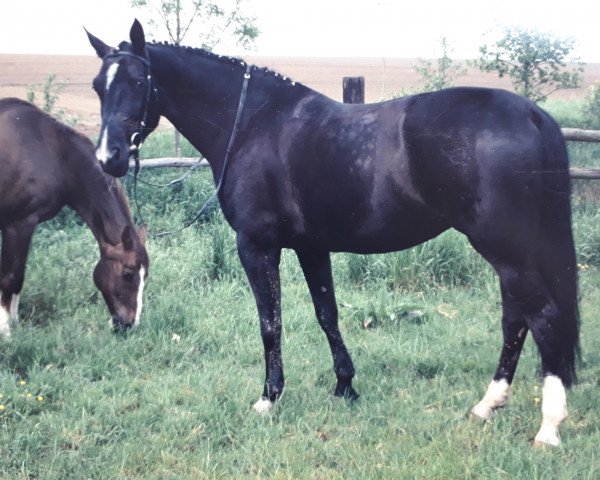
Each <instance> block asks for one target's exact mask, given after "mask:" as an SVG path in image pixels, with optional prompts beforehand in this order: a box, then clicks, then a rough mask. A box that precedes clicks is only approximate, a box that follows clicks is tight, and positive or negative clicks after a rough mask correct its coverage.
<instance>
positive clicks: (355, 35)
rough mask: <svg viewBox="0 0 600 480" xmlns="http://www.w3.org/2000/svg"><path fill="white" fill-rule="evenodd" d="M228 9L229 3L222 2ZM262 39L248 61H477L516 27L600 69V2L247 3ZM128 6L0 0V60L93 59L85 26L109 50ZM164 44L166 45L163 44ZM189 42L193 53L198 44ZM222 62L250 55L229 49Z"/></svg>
mask: <svg viewBox="0 0 600 480" xmlns="http://www.w3.org/2000/svg"><path fill="white" fill-rule="evenodd" d="M224 1H227V0H224ZM248 3H249V6H250V10H251V11H252V12H253V13H254V15H255V16H256V19H257V21H256V23H257V26H258V28H259V29H260V30H261V35H260V37H259V39H258V42H257V44H256V49H255V50H254V51H252V52H251V54H253V55H254V54H256V55H277V56H280V55H285V56H338V57H339V56H342V57H403V58H415V57H437V56H439V55H440V52H439V44H440V42H439V39H440V38H441V37H442V36H445V37H446V38H447V39H448V41H449V43H450V44H451V46H452V47H453V48H454V53H453V54H452V55H451V56H452V57H453V58H474V57H476V56H477V54H478V47H479V46H480V45H482V44H483V43H486V41H487V40H489V39H490V35H489V34H490V32H491V31H493V30H494V29H496V30H498V27H499V26H502V25H519V26H525V27H528V28H536V29H538V30H540V31H544V32H550V33H553V34H554V35H556V36H558V37H563V38H564V37H573V38H575V39H576V41H577V45H578V49H577V54H578V55H579V56H580V57H581V59H582V60H584V61H586V62H600V27H599V26H598V25H599V24H598V18H599V15H598V14H599V13H600V2H599V1H598V0H595V1H591V0H573V1H571V2H550V1H549V0H543V1H542V0H494V1H487V0H445V1H438V0H429V1H419V0H411V1H402V0H395V1H394V0H249V2H248ZM129 5H130V2H129V0H18V1H14V0H0V53H49V54H61V53H64V54H92V53H93V52H92V51H91V47H90V46H89V44H88V42H87V39H86V37H85V34H84V31H83V28H82V27H83V26H85V27H87V28H88V30H90V31H91V32H92V33H94V34H95V35H96V36H98V37H100V38H101V39H103V40H104V41H105V42H106V43H109V44H111V45H116V44H117V43H118V42H119V41H121V40H125V39H127V34H128V32H129V27H130V25H131V22H132V20H133V18H134V17H136V16H139V15H140V13H139V10H136V9H133V8H131V7H130V6H129ZM157 40H166V38H162V37H161V38H157ZM184 43H186V44H188V45H194V44H195V42H194V39H193V38H192V37H188V38H186V40H185V41H184ZM217 51H218V52H219V53H225V54H236V55H243V54H244V52H243V51H242V50H241V49H239V48H235V47H227V46H223V47H221V48H220V49H217Z"/></svg>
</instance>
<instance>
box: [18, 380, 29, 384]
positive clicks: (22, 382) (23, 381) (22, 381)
mask: <svg viewBox="0 0 600 480" xmlns="http://www.w3.org/2000/svg"><path fill="white" fill-rule="evenodd" d="M26 383H27V382H26V381H25V380H19V385H25V384H26Z"/></svg>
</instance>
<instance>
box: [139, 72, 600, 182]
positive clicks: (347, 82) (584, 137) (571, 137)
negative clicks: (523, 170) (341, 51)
mask: <svg viewBox="0 0 600 480" xmlns="http://www.w3.org/2000/svg"><path fill="white" fill-rule="evenodd" d="M343 92H344V93H343V99H344V103H364V101H365V79H364V77H344V78H343ZM561 131H562V134H563V137H564V138H565V140H567V141H569V142H597V143H600V130H582V129H579V128H562V129H561ZM140 164H141V166H142V168H167V167H188V168H191V167H206V166H208V162H207V161H206V160H204V159H198V158H152V159H148V160H142V161H141V162H140ZM130 166H131V167H133V162H132V163H131V164H130ZM569 173H570V175H571V178H576V179H586V180H594V179H595V180H598V179H600V168H584V167H571V168H570V169H569Z"/></svg>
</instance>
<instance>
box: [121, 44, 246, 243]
mask: <svg viewBox="0 0 600 480" xmlns="http://www.w3.org/2000/svg"><path fill="white" fill-rule="evenodd" d="M132 55H133V54H132ZM250 69H251V66H250V65H249V64H246V71H245V73H244V81H243V83H242V92H241V94H240V100H239V102H238V108H237V112H236V114H235V120H234V122H233V129H232V130H231V135H230V136H229V142H228V143H227V149H226V150H225V157H224V158H223V168H222V169H221V176H220V177H219V181H218V182H217V186H216V188H215V191H214V192H213V194H212V195H211V196H210V197H209V198H208V200H207V201H206V202H205V203H204V205H202V208H200V210H198V213H196V215H195V216H194V218H192V219H191V220H189V221H187V222H186V223H185V224H184V225H183V226H182V227H180V228H178V229H176V230H168V231H164V232H158V233H153V232H149V233H150V235H152V236H153V237H164V236H166V235H173V234H175V233H179V232H181V231H182V230H184V229H186V228H188V227H189V226H191V225H193V224H194V223H195V222H197V221H198V219H200V217H201V216H202V214H203V213H204V211H205V210H206V208H207V207H208V206H209V205H210V204H212V202H213V201H214V199H215V198H216V197H217V195H218V194H219V192H220V191H221V187H222V185H223V179H224V178H225V173H226V171H227V165H228V164H229V158H230V156H231V150H232V148H233V145H234V143H235V139H236V137H237V133H238V130H239V129H240V123H241V121H242V113H243V111H244V104H245V103H246V95H247V93H248V83H249V82H250V77H251V75H250ZM139 171H140V161H139V153H138V151H136V152H135V170H134V177H133V179H134V183H133V188H134V197H135V205H136V208H137V210H138V215H139V216H140V220H141V221H142V223H144V219H143V218H142V215H141V210H140V206H139V204H138V201H137V179H138V173H139Z"/></svg>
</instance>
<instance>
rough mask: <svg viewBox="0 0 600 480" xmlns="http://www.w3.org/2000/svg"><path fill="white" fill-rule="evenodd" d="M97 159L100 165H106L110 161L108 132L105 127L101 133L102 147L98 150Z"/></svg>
mask: <svg viewBox="0 0 600 480" xmlns="http://www.w3.org/2000/svg"><path fill="white" fill-rule="evenodd" d="M96 158H97V159H98V161H99V162H100V163H106V160H107V159H108V131H107V127H104V129H103V130H102V132H101V133H100V146H99V147H98V148H97V149H96Z"/></svg>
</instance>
